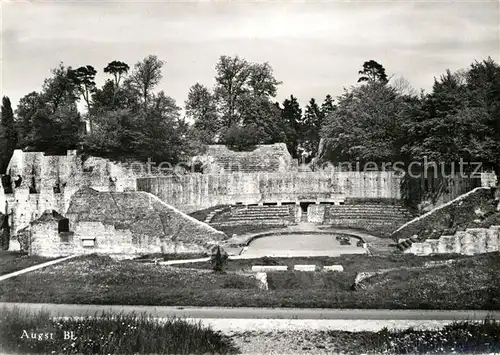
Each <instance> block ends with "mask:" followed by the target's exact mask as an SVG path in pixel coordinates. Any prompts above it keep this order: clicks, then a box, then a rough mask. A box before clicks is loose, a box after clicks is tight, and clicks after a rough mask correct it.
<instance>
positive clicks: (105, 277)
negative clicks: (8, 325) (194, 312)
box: [0, 254, 500, 309]
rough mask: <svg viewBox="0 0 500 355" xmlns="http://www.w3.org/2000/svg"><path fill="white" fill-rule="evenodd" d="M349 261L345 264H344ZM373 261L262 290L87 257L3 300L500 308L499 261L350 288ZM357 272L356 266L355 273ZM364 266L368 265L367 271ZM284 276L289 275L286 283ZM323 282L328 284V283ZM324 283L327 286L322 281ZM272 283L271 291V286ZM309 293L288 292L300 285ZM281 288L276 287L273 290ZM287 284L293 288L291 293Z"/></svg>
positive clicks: (42, 273) (471, 261) (238, 281)
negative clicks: (355, 277)
mask: <svg viewBox="0 0 500 355" xmlns="http://www.w3.org/2000/svg"><path fill="white" fill-rule="evenodd" d="M378 259H379V260H377V258H372V261H373V264H375V265H377V266H383V267H394V266H396V265H402V264H404V265H405V266H410V265H412V264H416V263H420V264H421V263H422V262H424V261H428V260H435V258H419V259H420V261H417V260H418V259H417V258H408V259H407V260H406V261H405V259H404V258H402V259H401V260H399V261H391V260H390V259H385V260H384V258H378ZM344 261H346V260H344ZM369 264H370V263H369V259H368V258H367V259H363V258H360V260H359V262H356V259H355V258H353V259H351V260H350V264H349V263H347V261H346V262H344V267H345V268H346V271H345V272H344V273H339V274H331V275H328V276H318V277H319V278H320V279H313V280H309V281H307V280H305V281H304V280H302V281H301V280H295V279H292V280H288V281H287V280H273V277H274V276H272V275H270V283H271V284H272V285H274V286H273V288H275V289H274V290H272V289H271V290H268V291H265V290H259V289H258V288H257V286H256V283H255V279H253V277H247V276H243V275H238V274H233V273H228V274H225V275H224V274H222V275H221V274H213V273H212V272H210V271H208V270H194V269H182V268H167V267H162V266H155V265H151V264H142V263H134V262H130V261H129V262H124V261H122V262H117V261H113V260H111V259H108V258H98V257H86V258H80V259H78V260H73V261H70V262H67V263H64V264H59V265H56V266H54V267H49V268H47V269H42V270H39V271H36V272H33V273H30V274H27V275H22V276H19V277H16V278H13V279H10V280H5V281H4V282H1V283H0V301H7V302H55V303H94V304H145V305H184V306H186V305H190V306H240V307H243V306H249V307H263V306H268V307H273V306H277V307H280V306H281V307H327V308H328V307H332V308H393V309H398V308H399V309H405V308H407V309H412V308H425V309H500V255H498V254H494V255H482V256H476V257H469V258H463V261H462V262H459V263H457V264H454V265H452V266H442V267H436V268H433V269H427V270H423V271H414V272H407V271H395V272H391V273H389V274H388V276H386V277H385V278H383V279H381V280H379V281H376V280H375V282H374V283H373V285H370V287H369V288H368V289H366V290H361V291H351V290H348V289H347V286H348V285H349V284H350V283H351V281H350V280H353V278H354V276H355V274H356V270H360V269H362V268H364V266H366V267H368V269H365V271H369V270H374V267H373V265H372V267H370V265H369ZM356 265H357V266H356ZM363 265H364V266H363ZM283 277H284V276H283ZM325 277H326V279H325ZM321 278H323V279H321ZM273 282H274V284H273ZM297 282H298V284H299V285H308V286H309V287H298V288H295V289H290V288H289V287H290V286H289V285H290V284H291V283H292V284H293V283H297ZM276 285H278V286H276ZM287 285H288V286H287Z"/></svg>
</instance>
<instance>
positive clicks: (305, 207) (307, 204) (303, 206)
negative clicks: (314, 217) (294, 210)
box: [299, 202, 315, 213]
mask: <svg viewBox="0 0 500 355" xmlns="http://www.w3.org/2000/svg"><path fill="white" fill-rule="evenodd" d="M299 203H300V209H301V210H302V213H304V212H305V213H307V207H309V205H314V203H315V202H299Z"/></svg>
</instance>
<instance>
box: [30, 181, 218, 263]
mask: <svg viewBox="0 0 500 355" xmlns="http://www.w3.org/2000/svg"><path fill="white" fill-rule="evenodd" d="M224 239H226V235H225V234H224V233H222V232H220V231H217V230H215V229H214V228H212V227H210V226H208V225H206V224H205V223H202V222H200V221H198V220H196V219H194V218H192V217H189V216H187V215H186V214H184V213H182V212H180V211H179V210H177V209H176V208H173V207H172V206H169V205H167V204H165V203H163V202H162V201H160V200H159V199H158V198H157V197H156V196H153V195H151V194H148V193H145V192H100V191H97V190H94V189H91V188H88V187H84V188H82V189H80V190H78V191H77V192H76V193H75V194H73V196H72V197H71V199H70V204H69V208H68V210H67V212H66V214H65V215H64V216H63V215H61V214H59V213H57V212H55V211H54V212H51V211H46V212H45V213H43V214H42V216H41V217H40V218H38V219H36V220H34V221H33V222H31V237H30V239H29V242H28V251H29V253H30V254H36V255H42V256H64V255H72V254H87V253H105V254H111V255H128V256H133V255H141V254H149V253H209V252H211V250H212V248H213V247H215V246H216V245H217V244H218V243H219V242H220V241H222V240H224Z"/></svg>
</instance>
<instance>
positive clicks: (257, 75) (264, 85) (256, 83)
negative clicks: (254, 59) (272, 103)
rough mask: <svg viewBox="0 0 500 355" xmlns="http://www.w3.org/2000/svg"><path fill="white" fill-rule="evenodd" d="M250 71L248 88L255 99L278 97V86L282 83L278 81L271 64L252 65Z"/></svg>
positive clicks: (249, 67)
mask: <svg viewBox="0 0 500 355" xmlns="http://www.w3.org/2000/svg"><path fill="white" fill-rule="evenodd" d="M248 71H249V77H248V86H249V87H250V92H251V94H252V96H253V97H262V96H266V97H275V96H276V91H277V86H278V85H280V84H282V82H281V81H278V80H276V78H275V77H274V74H273V68H272V67H271V66H270V65H269V63H267V62H266V63H262V64H259V63H252V64H250V65H249V66H248Z"/></svg>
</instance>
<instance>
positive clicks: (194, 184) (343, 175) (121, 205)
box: [0, 144, 500, 256]
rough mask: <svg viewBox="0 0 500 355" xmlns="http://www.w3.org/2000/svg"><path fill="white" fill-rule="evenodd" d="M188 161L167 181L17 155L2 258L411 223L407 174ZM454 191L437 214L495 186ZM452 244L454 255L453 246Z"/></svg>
mask: <svg viewBox="0 0 500 355" xmlns="http://www.w3.org/2000/svg"><path fill="white" fill-rule="evenodd" d="M194 161H195V162H198V163H201V166H202V171H201V172H192V171H183V172H182V173H181V172H179V171H177V170H175V171H173V170H170V171H169V172H164V171H163V170H162V169H161V168H160V167H155V168H154V169H150V168H148V167H147V166H146V165H143V164H138V163H136V164H124V163H114V162H111V161H109V160H106V159H103V158H97V157H84V156H80V155H78V154H77V153H76V151H68V152H67V154H66V155H63V156H49V155H45V154H44V153H42V152H23V151H21V150H16V151H15V152H14V154H13V156H12V159H11V161H10V164H9V166H8V170H7V173H8V175H6V176H3V177H2V184H1V186H0V206H1V207H2V208H1V209H0V222H2V221H3V222H2V223H0V225H1V227H2V231H3V233H8V234H9V235H10V240H9V249H10V250H20V249H21V250H25V251H27V252H29V253H30V254H36V255H43V256H62V255H70V254H84V253H106V254H113V255H115V254H116V255H119V254H124V255H130V256H136V255H141V254H147V253H204V252H205V253H208V252H210V251H211V250H213V248H214V247H215V246H216V245H226V244H227V243H226V242H227V240H229V239H231V240H233V239H234V238H235V237H237V236H234V235H228V234H227V233H224V232H223V231H221V229H223V227H225V228H227V227H231V226H245V225H262V226H272V227H274V228H276V227H283V228H286V227H293V226H297V225H300V224H305V225H314V226H316V229H315V230H316V231H315V233H318V234H321V233H319V232H317V230H318V229H321V228H322V227H321V226H329V227H330V228H338V229H343V230H344V233H347V235H349V233H348V232H345V231H346V230H347V231H348V230H355V229H357V230H363V231H366V234H368V235H370V234H371V232H372V231H377V233H378V236H377V237H381V236H382V237H384V236H385V237H389V236H390V235H391V233H392V232H394V231H396V230H398V228H400V227H402V226H403V227H404V226H405V225H406V224H408V222H409V221H410V220H412V219H413V218H414V217H415V215H414V213H412V212H411V210H410V209H409V208H407V206H406V205H405V203H404V199H405V197H407V195H408V194H410V192H408V190H407V189H405V188H404V187H403V186H404V176H403V175H401V174H398V173H397V172H395V171H368V172H366V171H365V172H360V171H332V170H331V169H317V168H316V169H313V168H312V167H310V166H305V165H300V164H298V162H297V160H295V159H292V157H291V156H290V154H289V152H288V150H287V148H286V145H285V144H273V145H260V146H257V148H256V149H255V150H253V151H251V152H234V151H232V150H230V149H228V148H227V147H225V146H220V145H214V146H209V147H208V149H207V151H206V153H205V154H204V155H203V156H199V157H195V158H194ZM313 170H314V171H313ZM457 181H458V180H454V181H453V183H452V184H450V185H449V188H448V191H447V193H445V194H442V195H440V197H439V198H440V200H438V201H433V203H434V205H439V204H442V203H445V202H448V201H451V200H453V199H454V198H456V197H458V196H460V195H462V194H464V193H466V192H468V191H471V190H473V189H474V188H478V187H479V188H480V187H481V186H483V187H484V188H488V187H489V186H493V185H494V180H493V178H492V177H491V175H488V174H483V175H482V178H481V179H476V180H474V181H472V180H460V181H458V182H457ZM426 184H427V183H426ZM204 209H209V210H210V212H209V213H207V215H206V218H205V219H204V220H198V219H195V218H193V217H192V216H190V215H189V214H191V213H195V212H197V211H200V210H204ZM424 212H425V211H424ZM292 232H293V228H292ZM292 232H291V233H289V234H293V233H295V235H297V234H300V233H298V232H297V231H295V232H293V233H292ZM306 232H307V231H306ZM306 232H304V233H303V234H304V235H309V234H310V233H309V234H308V233H306ZM474 233H475V234H474V235H482V234H481V233H482V232H477V231H476V232H474ZM485 233H486V232H485ZM499 233H500V232H499V231H498V230H496V234H495V232H494V231H493V232H487V233H486V234H487V235H488V238H490V239H491V240H493V239H495V238H496V239H495V240H496V242H495V243H496V244H495V243H493V244H494V245H495V246H492V245H493V244H492V242H491V241H490V242H489V246H488V248H489V249H488V248H487V249H488V250H490V249H492V248H497V249H498V244H499V243H498V238H499ZM483 234H484V233H483ZM271 235H272V233H271ZM353 235H354V234H353ZM450 238H451V237H450ZM450 238H448V239H450ZM478 238H480V237H478ZM380 239H381V238H380ZM406 239H408V238H406ZM469 239H470V238H469ZM476 239H477V238H476ZM483 239H484V238H483ZM248 240H250V239H247V241H248ZM269 240H271V239H269ZM311 240H312V239H311ZM450 240H451V239H450ZM474 240H475V239H474ZM488 240H489V239H488ZM361 241H362V242H366V241H363V239H362V238H361ZM224 243H226V244H224ZM276 243H280V242H279V241H276ZM311 243H312V242H311ZM453 243H455V244H454V246H453V248H455V249H453V250H458V252H460V246H456V245H459V244H460V242H457V241H456V240H455V239H454V241H453ZM457 243H458V244H457ZM480 243H483V242H480ZM484 243H487V242H486V241H484ZM363 244H366V243H361V244H360V245H359V246H360V247H361V246H362V245H363ZM469 244H470V243H469ZM364 247H366V245H364ZM422 248H423V247H422V246H419V245H418V243H416V244H415V245H414V246H413V247H408V248H406V249H405V252H412V251H413V252H415V253H416V254H423V253H424V252H423V251H422V250H423V249H422ZM443 248H444V247H443ZM443 248H441V249H443ZM478 248H479V249H478ZM438 249H439V248H438V247H437V246H436V247H435V248H434V249H432V248H431V250H430V252H439V250H441V249H439V250H438ZM473 249H474V250H475V251H476V252H477V250H480V249H481V248H480V247H474V248H473ZM443 250H444V249H443ZM446 250H448V249H446ZM363 252H366V251H363Z"/></svg>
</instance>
